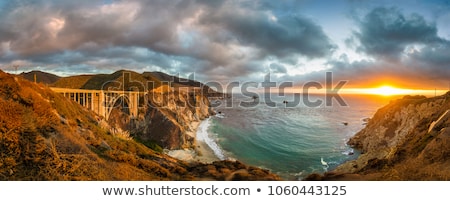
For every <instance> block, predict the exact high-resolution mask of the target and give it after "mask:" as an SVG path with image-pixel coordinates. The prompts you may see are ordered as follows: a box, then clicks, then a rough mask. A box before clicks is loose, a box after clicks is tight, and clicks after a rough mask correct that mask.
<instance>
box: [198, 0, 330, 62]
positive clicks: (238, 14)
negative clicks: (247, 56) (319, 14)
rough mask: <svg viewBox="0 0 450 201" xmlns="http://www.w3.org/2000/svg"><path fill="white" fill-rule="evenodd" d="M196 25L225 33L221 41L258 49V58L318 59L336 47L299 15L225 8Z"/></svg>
mask: <svg viewBox="0 0 450 201" xmlns="http://www.w3.org/2000/svg"><path fill="white" fill-rule="evenodd" d="M222 8H224V7H222ZM200 24H201V25H204V26H208V27H211V30H210V33H211V32H214V33H220V32H225V33H227V34H225V37H224V38H221V41H238V42H239V43H240V44H242V45H248V46H251V47H255V48H257V49H259V50H261V57H265V56H268V55H274V56H277V57H281V58H283V57H286V56H290V55H292V54H294V53H297V54H299V55H301V56H305V57H308V58H320V57H325V56H328V55H330V54H331V53H332V51H333V49H334V48H336V46H335V45H334V44H333V43H332V42H331V40H330V39H329V38H328V37H327V36H326V34H325V33H324V32H323V30H322V28H321V27H320V26H319V25H317V24H316V23H314V22H313V21H312V20H310V19H308V18H306V17H304V16H301V15H292V14H288V15H280V16H275V15H274V14H273V13H271V12H267V11H264V10H263V11H260V10H251V9H250V10H247V9H242V8H239V7H233V8H232V9H230V8H228V7H225V9H221V10H210V11H209V12H205V13H204V14H203V15H202V16H201V18H200ZM218 38H220V37H218Z"/></svg>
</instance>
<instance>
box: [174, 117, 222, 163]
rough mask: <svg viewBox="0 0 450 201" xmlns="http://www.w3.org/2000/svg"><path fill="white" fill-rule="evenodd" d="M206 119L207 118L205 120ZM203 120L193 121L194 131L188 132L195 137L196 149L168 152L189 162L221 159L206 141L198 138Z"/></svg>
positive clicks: (209, 161) (208, 161) (207, 161)
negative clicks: (198, 131)
mask: <svg viewBox="0 0 450 201" xmlns="http://www.w3.org/2000/svg"><path fill="white" fill-rule="evenodd" d="M203 121H206V120H203ZM200 123H201V121H196V122H192V123H191V128H192V131H188V132H186V134H187V135H190V136H192V137H194V138H195V149H180V150H169V151H167V152H166V153H167V154H168V155H169V156H172V157H174V158H177V159H180V160H184V161H187V162H195V161H197V162H202V163H212V162H214V161H218V160H220V159H219V158H218V157H217V156H216V155H215V154H214V151H213V150H212V149H211V148H210V147H209V146H208V145H207V144H206V143H205V142H204V141H199V140H198V138H197V130H198V127H199V125H200Z"/></svg>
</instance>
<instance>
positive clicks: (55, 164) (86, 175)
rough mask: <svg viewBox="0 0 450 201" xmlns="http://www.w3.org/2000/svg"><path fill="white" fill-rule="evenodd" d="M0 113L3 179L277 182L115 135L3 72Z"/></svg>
mask: <svg viewBox="0 0 450 201" xmlns="http://www.w3.org/2000/svg"><path fill="white" fill-rule="evenodd" d="M0 114H1V115H0V134H1V135H0V136H1V138H0V180H225V179H231V180H278V179H279V177H277V176H276V175H273V174H271V173H270V172H269V171H267V170H262V169H259V168H255V167H250V166H247V165H244V164H242V163H240V162H237V161H236V162H232V161H219V162H214V163H212V164H202V163H196V162H193V163H187V162H184V161H180V160H177V159H174V158H171V157H169V156H167V155H165V154H162V153H160V152H159V151H160V150H159V149H158V148H157V147H153V149H155V150H152V149H150V148H148V147H146V146H145V145H143V144H141V143H139V142H137V141H136V140H135V139H133V138H125V137H123V136H121V135H115V134H112V133H111V132H109V131H108V130H109V126H108V125H107V124H106V122H104V121H102V120H101V118H100V117H98V116H96V115H95V114H94V113H92V112H90V111H87V110H86V109H85V108H82V107H81V106H80V105H78V104H77V103H75V102H72V101H69V100H68V99H66V98H65V97H63V96H61V95H60V94H56V93H54V92H53V91H51V90H50V89H49V88H48V87H47V86H44V85H42V84H35V83H32V82H29V81H26V80H24V79H22V78H19V77H15V76H13V75H10V74H7V73H4V72H2V71H0ZM230 177H231V178H230Z"/></svg>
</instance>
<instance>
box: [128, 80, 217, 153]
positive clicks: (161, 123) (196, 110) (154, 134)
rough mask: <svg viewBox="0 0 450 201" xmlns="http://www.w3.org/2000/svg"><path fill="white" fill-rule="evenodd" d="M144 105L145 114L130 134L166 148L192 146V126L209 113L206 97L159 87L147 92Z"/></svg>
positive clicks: (210, 112)
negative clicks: (145, 104)
mask: <svg viewBox="0 0 450 201" xmlns="http://www.w3.org/2000/svg"><path fill="white" fill-rule="evenodd" d="M147 103H148V104H147V106H146V111H145V115H144V116H141V117H140V119H139V120H138V121H137V123H136V125H135V128H134V129H132V133H133V135H134V136H136V137H138V138H139V139H141V140H144V141H152V142H156V143H157V144H158V145H160V146H162V147H163V148H167V149H180V148H189V147H193V146H194V145H195V136H194V133H193V131H194V130H195V128H194V127H193V124H192V123H193V122H199V121H201V120H203V119H205V118H207V117H209V116H210V115H212V114H213V112H212V110H211V109H210V108H209V101H208V98H207V97H206V96H203V95H202V94H201V93H200V91H188V90H172V89H169V88H166V89H163V87H159V88H157V89H155V90H152V91H151V92H150V93H149V95H148V100H147Z"/></svg>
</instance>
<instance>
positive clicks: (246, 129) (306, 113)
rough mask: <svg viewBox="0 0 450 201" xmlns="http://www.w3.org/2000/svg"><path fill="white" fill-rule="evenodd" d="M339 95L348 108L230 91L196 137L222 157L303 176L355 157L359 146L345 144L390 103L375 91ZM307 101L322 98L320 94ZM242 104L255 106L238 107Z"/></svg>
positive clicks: (291, 176) (288, 175)
mask: <svg viewBox="0 0 450 201" xmlns="http://www.w3.org/2000/svg"><path fill="white" fill-rule="evenodd" d="M341 96H342V98H343V100H344V101H345V103H346V105H347V106H343V105H340V104H339V103H338V102H337V101H333V104H332V105H331V106H326V105H325V104H322V105H320V106H318V107H308V106H306V105H305V104H303V103H301V104H295V103H293V102H294V101H293V100H294V98H293V95H285V96H270V100H271V101H272V102H275V103H276V105H275V106H274V107H271V106H268V105H267V104H266V103H265V102H269V101H267V100H269V99H268V97H269V96H268V95H266V96H264V94H260V97H261V98H258V99H253V98H252V97H245V96H242V95H238V94H233V97H232V98H230V99H226V100H220V101H221V102H220V105H219V106H217V107H215V110H216V112H217V115H215V116H212V117H210V118H209V119H207V120H205V121H203V122H202V123H201V124H200V126H199V129H198V131H197V137H198V138H200V139H201V140H202V141H205V142H206V143H207V144H208V146H209V147H210V148H211V149H212V150H213V151H214V153H215V155H216V156H217V157H218V158H220V159H231V160H239V161H242V162H243V163H245V164H248V165H253V166H258V167H261V168H265V169H269V170H271V171H272V172H274V173H276V174H278V175H280V176H281V177H282V178H283V179H285V180H301V179H302V178H303V177H305V176H307V175H308V174H311V173H323V172H326V171H330V170H332V169H334V168H336V167H337V166H338V165H340V164H342V163H344V162H345V161H348V160H352V159H355V158H357V157H358V156H359V152H358V150H353V149H352V148H351V147H349V146H347V144H346V142H347V141H348V139H349V138H350V137H352V136H353V135H354V134H356V133H357V132H358V131H359V130H361V129H362V128H364V125H365V119H366V118H370V117H372V116H373V114H374V113H375V112H376V110H377V109H378V108H380V107H382V106H383V105H386V104H387V103H388V102H389V98H385V97H379V96H373V95H341ZM302 98H304V97H302ZM260 99H261V100H262V101H261V100H260ZM309 99H310V100H312V101H315V100H325V99H324V96H323V95H315V96H310V97H309ZM254 101H256V102H255V103H254ZM285 101H287V103H286V102H285ZM241 102H245V103H246V105H247V106H248V105H255V106H252V107H242V105H240V103H241ZM216 103H217V104H219V102H216ZM229 106H232V107H229Z"/></svg>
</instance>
